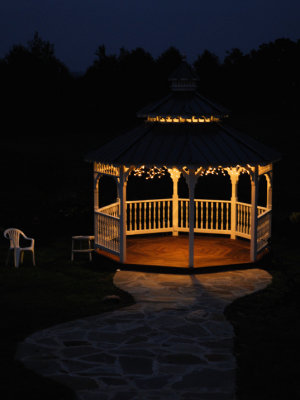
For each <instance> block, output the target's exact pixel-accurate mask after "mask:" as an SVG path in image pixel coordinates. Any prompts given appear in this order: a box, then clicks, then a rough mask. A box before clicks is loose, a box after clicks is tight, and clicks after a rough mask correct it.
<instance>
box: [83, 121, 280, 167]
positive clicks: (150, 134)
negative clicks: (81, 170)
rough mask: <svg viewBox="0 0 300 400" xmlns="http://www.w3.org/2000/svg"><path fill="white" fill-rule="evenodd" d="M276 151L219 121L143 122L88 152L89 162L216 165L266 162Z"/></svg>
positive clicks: (260, 163)
mask: <svg viewBox="0 0 300 400" xmlns="http://www.w3.org/2000/svg"><path fill="white" fill-rule="evenodd" d="M279 158H280V157H279V154H278V153H277V152H276V151H274V150H272V149H270V148H268V147H267V146H265V145H263V144H262V143H259V142H258V141H256V140H254V139H252V138H250V137H248V136H246V135H244V134H241V133H240V132H237V131H235V130H234V129H232V128H231V127H229V126H226V125H221V124H219V123H214V122H211V123H159V122H154V123H153V122H144V123H143V124H141V125H140V126H137V127H136V128H134V129H132V130H129V131H128V132H127V133H125V134H123V135H121V136H119V137H117V138H115V139H114V140H112V141H111V142H109V143H107V144H105V145H103V146H101V147H100V148H99V149H98V150H96V151H94V152H92V153H90V154H89V155H88V157H87V160H88V161H96V162H103V163H110V164H114V165H149V166H151V165H165V166H168V167H173V166H178V167H182V166H195V167H199V166H202V167H209V166H211V167H218V166H223V167H227V166H236V165H246V164H250V165H258V164H259V165H266V164H269V163H271V162H274V161H277V160H278V159H279Z"/></svg>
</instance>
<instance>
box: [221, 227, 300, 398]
mask: <svg viewBox="0 0 300 400" xmlns="http://www.w3.org/2000/svg"><path fill="white" fill-rule="evenodd" d="M294 234H295V236H294V237H293V235H292V234H291V235H290V237H288V238H287V237H284V234H283V235H282V236H281V237H280V238H277V240H276V238H275V239H274V243H273V257H272V263H270V264H269V265H267V268H266V270H267V271H268V272H269V273H270V274H271V275H272V277H273V281H272V283H271V285H269V286H268V287H267V288H266V289H264V290H262V291H260V292H257V293H254V294H252V295H249V296H245V297H243V298H241V299H238V300H236V301H235V302H234V303H232V304H231V305H230V306H229V307H228V308H227V309H226V311H225V314H226V316H227V318H228V319H229V320H230V322H231V323H232V324H233V326H234V328H235V334H236V339H235V355H236V357H237V363H238V371H237V386H238V392H237V394H238V396H237V399H238V400H253V399H255V400H274V399H279V400H285V399H299V398H300V380H299V373H300V351H299V338H300V248H299V244H298V242H297V239H298V237H299V233H298V232H297V231H295V232H294Z"/></svg>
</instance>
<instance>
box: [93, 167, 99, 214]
mask: <svg viewBox="0 0 300 400" xmlns="http://www.w3.org/2000/svg"><path fill="white" fill-rule="evenodd" d="M98 208H99V175H98V174H95V175H94V211H96V210H98Z"/></svg>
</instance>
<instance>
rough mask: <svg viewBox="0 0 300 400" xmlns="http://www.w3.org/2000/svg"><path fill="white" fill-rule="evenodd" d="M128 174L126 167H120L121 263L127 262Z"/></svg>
mask: <svg viewBox="0 0 300 400" xmlns="http://www.w3.org/2000/svg"><path fill="white" fill-rule="evenodd" d="M126 185H127V180H126V174H125V168H124V166H122V167H120V180H119V183H118V186H119V190H118V192H119V196H120V262H121V263H123V264H124V263H125V262H126Z"/></svg>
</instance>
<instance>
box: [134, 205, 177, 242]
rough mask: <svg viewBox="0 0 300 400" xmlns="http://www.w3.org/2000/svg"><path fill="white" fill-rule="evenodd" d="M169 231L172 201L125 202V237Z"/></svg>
mask: <svg viewBox="0 0 300 400" xmlns="http://www.w3.org/2000/svg"><path fill="white" fill-rule="evenodd" d="M171 231H172V199H158V200H134V201H127V235H136V234H147V233H158V232H171Z"/></svg>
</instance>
